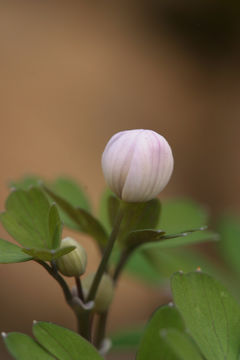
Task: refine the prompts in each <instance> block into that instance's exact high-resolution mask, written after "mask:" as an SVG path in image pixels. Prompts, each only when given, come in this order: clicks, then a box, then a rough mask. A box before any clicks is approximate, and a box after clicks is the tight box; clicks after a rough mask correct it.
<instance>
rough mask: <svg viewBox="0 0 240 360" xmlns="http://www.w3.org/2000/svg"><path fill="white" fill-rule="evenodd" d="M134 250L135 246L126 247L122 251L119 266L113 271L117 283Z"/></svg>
mask: <svg viewBox="0 0 240 360" xmlns="http://www.w3.org/2000/svg"><path fill="white" fill-rule="evenodd" d="M133 251H134V249H133V248H126V249H124V250H123V251H122V253H121V255H120V258H119V261H118V263H117V266H116V268H115V271H114V273H113V281H114V284H115V285H116V283H117V281H118V279H119V276H120V275H121V273H122V270H123V268H124V266H125V265H126V263H127V261H128V260H129V258H130V256H131V255H132V253H133Z"/></svg>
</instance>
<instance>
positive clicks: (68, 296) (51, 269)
mask: <svg viewBox="0 0 240 360" xmlns="http://www.w3.org/2000/svg"><path fill="white" fill-rule="evenodd" d="M36 262H37V263H38V264H40V265H42V266H43V267H44V269H45V270H47V272H48V273H49V274H50V275H51V276H52V277H53V278H54V279H55V280H57V282H58V283H59V285H60V286H61V288H62V290H63V293H64V297H65V299H66V301H67V303H68V304H69V305H70V306H72V305H71V304H72V298H73V297H72V293H71V291H70V289H69V287H68V285H67V283H66V281H65V280H64V279H63V278H62V276H61V275H60V274H59V273H58V272H57V270H56V269H55V268H54V267H51V266H49V265H48V264H47V263H45V262H44V261H42V260H36Z"/></svg>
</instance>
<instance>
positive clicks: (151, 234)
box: [125, 230, 165, 247]
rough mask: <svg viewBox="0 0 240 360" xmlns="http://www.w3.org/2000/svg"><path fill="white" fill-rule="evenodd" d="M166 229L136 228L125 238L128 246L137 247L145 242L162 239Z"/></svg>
mask: <svg viewBox="0 0 240 360" xmlns="http://www.w3.org/2000/svg"><path fill="white" fill-rule="evenodd" d="M163 234H165V233H164V231H161V230H136V231H132V232H130V233H129V234H128V235H127V237H126V240H125V245H126V246H127V247H137V246H140V245H143V244H145V243H150V242H156V241H160V240H161V239H162V238H163Z"/></svg>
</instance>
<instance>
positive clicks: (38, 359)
mask: <svg viewBox="0 0 240 360" xmlns="http://www.w3.org/2000/svg"><path fill="white" fill-rule="evenodd" d="M3 339H4V343H5V345H6V347H7V349H8V351H9V352H10V354H11V355H12V356H13V357H14V359H16V360H33V359H34V360H54V359H55V358H54V357H53V356H51V355H50V354H49V353H48V352H47V351H45V350H44V349H43V348H42V347H41V346H40V345H39V344H38V343H37V342H36V341H35V340H33V339H32V338H31V337H30V336H27V335H24V334H21V333H17V332H13V333H10V334H8V335H7V336H6V337H4V338H3Z"/></svg>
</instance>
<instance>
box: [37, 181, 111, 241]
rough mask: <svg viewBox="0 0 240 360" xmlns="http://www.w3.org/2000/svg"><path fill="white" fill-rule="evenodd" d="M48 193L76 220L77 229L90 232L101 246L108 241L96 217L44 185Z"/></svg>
mask: <svg viewBox="0 0 240 360" xmlns="http://www.w3.org/2000/svg"><path fill="white" fill-rule="evenodd" d="M44 189H45V191H46V192H47V194H48V195H50V196H51V197H52V199H53V200H54V201H56V203H57V204H58V205H59V206H60V207H61V208H62V209H63V210H64V211H65V212H66V213H67V214H68V216H69V217H70V218H71V219H72V220H73V221H74V222H75V225H76V227H77V229H78V230H79V231H81V232H83V233H86V234H89V235H90V236H92V237H93V238H94V239H96V240H97V242H98V243H99V244H100V246H101V247H104V246H105V245H106V243H107V240H108V238H107V234H106V232H105V230H104V228H103V227H102V225H101V223H100V222H99V221H98V220H97V219H95V218H94V217H93V216H92V215H91V214H89V213H88V212H87V211H86V210H84V209H80V208H76V207H74V206H72V205H71V204H70V203H69V202H68V201H66V200H65V199H63V198H61V197H60V196H58V195H57V194H55V193H54V192H53V191H51V190H50V189H49V188H46V187H44Z"/></svg>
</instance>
